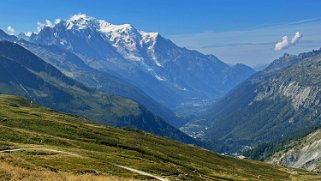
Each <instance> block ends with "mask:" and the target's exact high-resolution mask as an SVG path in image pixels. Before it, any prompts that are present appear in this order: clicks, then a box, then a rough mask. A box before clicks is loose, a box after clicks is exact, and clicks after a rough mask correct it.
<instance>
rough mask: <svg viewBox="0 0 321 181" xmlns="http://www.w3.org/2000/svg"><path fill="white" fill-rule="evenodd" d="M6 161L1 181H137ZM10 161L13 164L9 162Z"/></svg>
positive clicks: (2, 164) (1, 163)
mask: <svg viewBox="0 0 321 181" xmlns="http://www.w3.org/2000/svg"><path fill="white" fill-rule="evenodd" d="M2 159H4V160H5V161H2V160H1V161H0V181H7V180H13V181H15V180H22V181H29V180H30V181H31V180H32V181H43V180H46V181H125V180H126V181H127V180H129V181H135V179H130V178H120V177H114V176H107V175H93V174H82V175H79V174H77V175H76V174H71V173H65V172H52V171H49V170H44V169H41V168H40V169H35V168H29V169H28V168H23V167H21V166H15V165H16V164H17V162H21V163H22V164H23V165H25V166H26V167H29V166H30V165H29V166H28V164H26V163H23V162H24V161H23V160H19V159H17V158H13V157H9V158H3V157H2ZM8 160H10V162H11V163H8V162H7V161H8Z"/></svg>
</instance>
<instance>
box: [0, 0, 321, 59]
mask: <svg viewBox="0 0 321 181" xmlns="http://www.w3.org/2000/svg"><path fill="white" fill-rule="evenodd" d="M320 9H321V1H318V0H265V1H263V0H262V1H261V0H242V1H241V0H117V1H116V0H113V1H112V0H46V1H44V0H1V1H0V28H1V29H4V30H7V27H8V26H11V27H12V28H13V29H14V30H15V33H19V32H26V31H36V27H37V22H39V21H40V22H44V21H45V20H46V19H49V20H52V21H53V20H55V19H57V18H62V19H66V18H68V17H70V16H71V15H73V14H77V13H79V12H81V13H85V14H87V15H90V16H94V17H97V18H100V19H105V20H107V21H109V22H111V23H114V24H122V23H130V24H133V25H134V26H136V27H137V28H139V29H142V30H144V31H158V32H160V33H161V34H162V35H163V36H164V37H167V38H170V39H171V40H173V41H174V42H175V43H177V44H179V45H180V46H184V47H187V48H191V49H196V50H199V51H201V52H203V53H207V54H214V55H217V56H218V57H219V58H221V59H222V60H223V61H225V62H228V63H236V62H241V63H246V64H249V65H256V64H261V63H268V62H270V61H272V60H273V59H274V58H277V57H278V56H280V55H282V54H283V53H285V52H289V53H299V52H302V51H308V50H311V49H315V48H319V47H321V44H320V45H319V43H320V42H321V31H320V30H321V21H320V19H321V11H320ZM319 24H320V25H319ZM295 32H301V33H302V34H303V37H302V38H301V40H300V41H299V42H298V43H296V44H295V45H293V46H290V47H288V48H287V49H284V50H281V51H275V50H274V45H275V43H276V42H278V41H281V39H282V37H283V36H286V35H287V36H288V37H289V39H290V38H291V37H292V36H293V35H294V33H295ZM319 32H320V33H319Z"/></svg>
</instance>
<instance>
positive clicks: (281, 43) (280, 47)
mask: <svg viewBox="0 0 321 181" xmlns="http://www.w3.org/2000/svg"><path fill="white" fill-rule="evenodd" d="M301 38H302V34H301V33H300V32H296V33H295V34H294V36H293V37H292V38H291V42H290V41H289V38H288V36H284V37H283V38H282V40H281V41H279V42H277V43H276V44H275V46H274V50H275V51H280V50H283V49H285V48H288V47H290V46H292V45H295V44H296V43H297V42H298V41H299V40H300V39H301Z"/></svg>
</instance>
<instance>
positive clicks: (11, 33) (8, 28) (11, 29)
mask: <svg viewBox="0 0 321 181" xmlns="http://www.w3.org/2000/svg"><path fill="white" fill-rule="evenodd" d="M7 32H8V33H9V34H10V35H14V34H15V33H16V31H15V30H14V28H13V27H12V26H8V27H7Z"/></svg>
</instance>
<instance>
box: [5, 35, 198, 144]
mask: <svg viewBox="0 0 321 181" xmlns="http://www.w3.org/2000/svg"><path fill="white" fill-rule="evenodd" d="M0 65H1V66H0V70H1V71H0V93H2V94H13V95H20V96H24V97H26V98H28V99H31V100H32V101H34V102H36V103H39V104H41V105H45V106H48V107H50V108H52V109H55V110H59V111H63V112H67V113H71V114H76V115H80V116H84V117H86V118H89V119H92V120H95V121H97V122H99V123H101V124H107V125H112V126H118V127H133V128H136V129H141V130H146V131H149V132H152V133H154V134H158V135H162V136H167V137H170V138H172V139H176V140H180V141H183V142H187V143H194V144H195V143H197V142H196V141H194V140H192V139H191V138H190V137H188V136H187V135H185V134H183V133H182V132H180V131H179V130H177V129H176V128H174V127H173V126H170V125H169V124H168V123H167V122H165V121H164V120H162V119H161V118H159V117H158V116H156V115H155V114H153V113H151V112H150V111H148V109H146V108H145V107H144V106H142V105H140V104H139V103H137V102H135V101H133V100H130V99H127V98H123V97H120V96H115V95H111V94H108V93H106V92H102V91H99V90H95V89H92V88H88V87H86V86H84V85H83V84H81V83H79V82H77V81H75V80H73V79H71V78H69V77H67V76H65V75H64V74H63V73H61V72H60V71H59V70H58V69H56V68H55V67H54V66H52V65H50V64H48V63H46V62H45V61H43V60H42V59H40V58H39V57H37V56H36V55H34V54H32V53H31V52H30V51H28V50H26V49H25V48H23V47H22V46H20V45H18V44H15V43H12V42H8V41H0Z"/></svg>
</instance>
